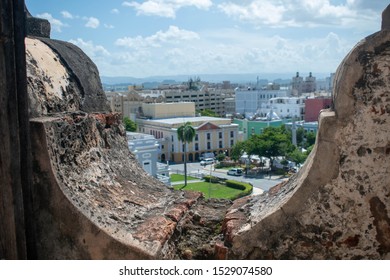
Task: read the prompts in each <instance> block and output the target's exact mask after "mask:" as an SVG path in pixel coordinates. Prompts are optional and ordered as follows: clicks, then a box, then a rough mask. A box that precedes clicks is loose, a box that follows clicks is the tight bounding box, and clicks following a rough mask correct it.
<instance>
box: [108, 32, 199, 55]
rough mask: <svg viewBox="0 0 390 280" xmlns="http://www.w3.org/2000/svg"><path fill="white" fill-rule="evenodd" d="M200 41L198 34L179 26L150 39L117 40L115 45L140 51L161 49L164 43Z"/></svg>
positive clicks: (127, 38) (128, 38)
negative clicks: (149, 48)
mask: <svg viewBox="0 0 390 280" xmlns="http://www.w3.org/2000/svg"><path fill="white" fill-rule="evenodd" d="M197 39H199V35H198V34H197V33H196V32H193V31H189V30H184V29H180V28H179V27H177V26H169V28H168V30H167V31H161V30H160V31H158V32H156V33H155V34H153V35H151V36H148V37H142V36H137V37H124V38H120V39H118V40H116V42H115V44H116V45H117V46H121V47H127V48H133V49H139V48H147V47H161V44H162V43H169V44H175V43H179V42H183V41H192V40H197Z"/></svg>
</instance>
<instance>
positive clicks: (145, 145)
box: [126, 132, 171, 186]
mask: <svg viewBox="0 0 390 280" xmlns="http://www.w3.org/2000/svg"><path fill="white" fill-rule="evenodd" d="M126 136H127V144H128V147H129V150H130V151H131V152H132V153H133V154H134V155H135V157H136V158H137V160H138V162H139V163H140V165H141V166H142V168H143V169H144V170H145V171H146V172H147V173H148V174H150V175H151V176H153V177H155V178H157V179H159V180H160V181H161V182H163V183H164V184H166V185H168V186H170V185H171V182H170V178H169V166H168V164H163V163H159V162H157V158H158V154H159V153H160V152H161V150H160V149H161V147H160V144H159V142H158V141H157V140H156V138H155V137H154V136H153V135H148V134H143V133H134V132H127V133H126Z"/></svg>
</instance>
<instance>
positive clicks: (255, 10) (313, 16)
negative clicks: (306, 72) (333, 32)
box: [218, 0, 383, 28]
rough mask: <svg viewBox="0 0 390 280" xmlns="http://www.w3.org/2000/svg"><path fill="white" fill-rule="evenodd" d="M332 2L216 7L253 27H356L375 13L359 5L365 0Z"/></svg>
mask: <svg viewBox="0 0 390 280" xmlns="http://www.w3.org/2000/svg"><path fill="white" fill-rule="evenodd" d="M373 1H374V2H375V3H376V4H375V6H376V7H379V5H380V4H379V1H380V0H373ZM334 2H335V1H331V0H316V1H313V0H278V1H274V0H250V1H243V2H240V3H239V4H237V1H226V2H223V3H222V4H220V5H218V8H219V10H220V11H222V12H223V13H225V14H226V15H228V16H229V17H232V18H234V19H236V20H239V21H243V22H250V23H252V24H254V25H255V26H257V27H262V26H271V27H289V26H294V27H298V26H299V27H317V26H335V27H347V28H353V27H356V28H358V27H361V26H364V25H366V24H367V22H370V21H375V20H376V19H377V17H378V13H377V12H374V11H373V9H367V8H365V9H363V7H365V6H367V5H363V3H367V2H368V1H364V0H345V1H338V2H339V4H333V3H334ZM370 4H371V2H370ZM382 5H383V3H382ZM362 22H364V23H362ZM371 24H372V23H371Z"/></svg>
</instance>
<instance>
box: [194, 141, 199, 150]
mask: <svg viewBox="0 0 390 280" xmlns="http://www.w3.org/2000/svg"><path fill="white" fill-rule="evenodd" d="M195 151H199V144H198V143H195Z"/></svg>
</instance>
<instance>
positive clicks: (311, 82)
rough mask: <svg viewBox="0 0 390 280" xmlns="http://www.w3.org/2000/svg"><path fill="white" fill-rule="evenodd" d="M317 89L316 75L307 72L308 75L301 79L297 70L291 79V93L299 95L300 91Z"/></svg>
mask: <svg viewBox="0 0 390 280" xmlns="http://www.w3.org/2000/svg"><path fill="white" fill-rule="evenodd" d="M316 89H317V82H316V77H314V76H313V75H312V73H311V72H310V73H309V76H308V77H306V78H305V80H303V77H301V76H299V72H297V74H296V75H295V77H293V78H292V81H291V95H293V96H301V94H302V93H310V92H315V91H316Z"/></svg>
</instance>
